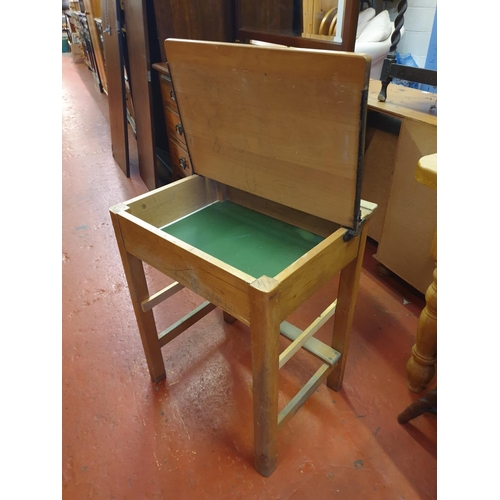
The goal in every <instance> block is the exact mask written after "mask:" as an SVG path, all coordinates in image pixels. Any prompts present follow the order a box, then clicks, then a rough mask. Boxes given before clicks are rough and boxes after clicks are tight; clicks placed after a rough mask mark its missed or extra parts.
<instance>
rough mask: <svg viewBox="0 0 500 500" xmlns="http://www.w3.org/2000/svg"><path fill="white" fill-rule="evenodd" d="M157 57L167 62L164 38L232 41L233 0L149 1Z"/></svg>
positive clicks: (233, 25)
mask: <svg viewBox="0 0 500 500" xmlns="http://www.w3.org/2000/svg"><path fill="white" fill-rule="evenodd" d="M153 4H154V15H155V19H156V32H157V37H158V43H159V46H160V56H161V59H158V60H156V61H154V62H166V61H168V54H165V47H164V44H163V42H164V41H165V40H166V39H167V38H184V39H188V40H209V41H214V42H232V41H234V28H235V24H234V23H235V21H234V0H210V2H207V1H206V0H182V1H180V0H153Z"/></svg>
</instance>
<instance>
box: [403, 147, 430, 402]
mask: <svg viewBox="0 0 500 500" xmlns="http://www.w3.org/2000/svg"><path fill="white" fill-rule="evenodd" d="M415 177H416V179H417V180H418V181H419V182H420V183H422V184H424V185H426V186H428V187H430V188H432V189H433V190H436V189H437V153H434V154H431V155H427V156H424V157H422V158H421V159H420V160H419V162H418V165H417V172H416V174H415ZM430 254H431V258H432V260H433V261H434V262H435V263H436V269H434V272H433V274H432V282H431V284H430V285H429V287H428V288H427V291H426V292H425V307H424V309H423V310H422V312H421V314H420V318H419V321H418V329H417V337H416V342H415V345H414V346H413V348H412V356H411V358H410V359H409V360H408V363H407V365H406V370H407V374H408V388H409V389H410V390H411V391H413V392H417V393H418V392H422V391H423V390H424V389H425V388H426V387H427V386H428V385H429V382H430V381H431V380H432V378H433V377H434V374H435V372H436V362H437V238H436V233H435V234H434V238H433V241H432V246H431V251H430Z"/></svg>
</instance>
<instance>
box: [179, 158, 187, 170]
mask: <svg viewBox="0 0 500 500" xmlns="http://www.w3.org/2000/svg"><path fill="white" fill-rule="evenodd" d="M179 165H180V166H181V167H182V168H183V170H186V168H187V160H186V158H184V156H181V157H180V158H179Z"/></svg>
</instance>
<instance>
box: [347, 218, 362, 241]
mask: <svg viewBox="0 0 500 500" xmlns="http://www.w3.org/2000/svg"><path fill="white" fill-rule="evenodd" d="M364 222H365V220H364V219H361V217H360V218H359V219H358V223H357V224H356V229H352V228H350V227H346V228H345V229H347V231H346V232H345V233H344V236H343V237H342V239H343V240H344V241H350V240H352V239H353V238H355V237H356V236H359V235H360V234H361V230H362V229H363V224H364ZM342 227H345V226H342Z"/></svg>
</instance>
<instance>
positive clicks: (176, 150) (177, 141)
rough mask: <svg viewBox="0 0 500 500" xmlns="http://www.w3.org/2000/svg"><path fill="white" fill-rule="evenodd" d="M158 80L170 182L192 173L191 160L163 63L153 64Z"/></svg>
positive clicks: (171, 87)
mask: <svg viewBox="0 0 500 500" xmlns="http://www.w3.org/2000/svg"><path fill="white" fill-rule="evenodd" d="M153 68H154V69H155V70H156V71H157V72H158V78H159V80H160V89H161V98H162V107H163V114H164V116H165V124H166V127H167V137H168V148H169V151H170V162H171V167H172V180H174V181H175V180H178V179H182V178H183V177H186V176H188V175H191V174H192V173H193V167H192V166H191V158H190V157H189V153H188V150H187V145H186V137H185V135H184V128H183V126H182V121H181V118H180V116H179V109H178V107H177V101H176V100H175V92H174V89H173V86H172V80H171V79H170V74H169V72H168V67H167V65H166V64H165V63H158V64H153Z"/></svg>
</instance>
